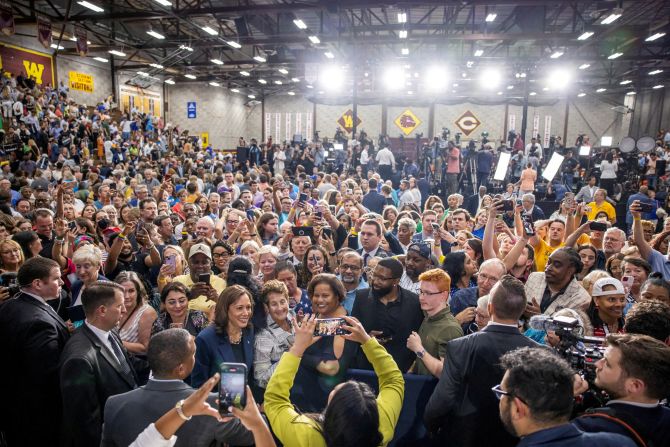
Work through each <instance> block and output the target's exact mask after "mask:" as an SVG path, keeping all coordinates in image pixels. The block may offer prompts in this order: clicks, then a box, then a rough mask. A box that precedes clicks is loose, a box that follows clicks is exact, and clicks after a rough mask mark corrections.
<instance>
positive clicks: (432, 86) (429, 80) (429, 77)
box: [424, 67, 449, 92]
mask: <svg viewBox="0 0 670 447" xmlns="http://www.w3.org/2000/svg"><path fill="white" fill-rule="evenodd" d="M448 81H449V79H448V77H447V72H446V70H445V69H444V68H442V67H430V68H429V69H428V71H427V72H426V77H425V81H424V85H425V86H426V89H427V90H430V91H433V92H434V91H440V90H444V89H445V88H446V87H447V82H448Z"/></svg>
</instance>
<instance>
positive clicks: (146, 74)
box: [137, 71, 149, 78]
mask: <svg viewBox="0 0 670 447" xmlns="http://www.w3.org/2000/svg"><path fill="white" fill-rule="evenodd" d="M137 74H138V75H140V76H142V77H143V78H148V77H149V73H147V72H144V71H138V72H137Z"/></svg>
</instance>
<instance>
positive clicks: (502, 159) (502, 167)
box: [493, 152, 512, 181]
mask: <svg viewBox="0 0 670 447" xmlns="http://www.w3.org/2000/svg"><path fill="white" fill-rule="evenodd" d="M511 158H512V154H509V153H507V152H501V153H500V155H499V156H498V166H497V167H496V172H495V174H493V180H500V181H502V180H505V177H507V168H508V167H509V162H510V160H511Z"/></svg>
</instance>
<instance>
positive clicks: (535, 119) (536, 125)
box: [530, 115, 540, 138]
mask: <svg viewBox="0 0 670 447" xmlns="http://www.w3.org/2000/svg"><path fill="white" fill-rule="evenodd" d="M539 133H540V115H535V116H533V134H532V135H531V136H530V137H531V138H537V134H539Z"/></svg>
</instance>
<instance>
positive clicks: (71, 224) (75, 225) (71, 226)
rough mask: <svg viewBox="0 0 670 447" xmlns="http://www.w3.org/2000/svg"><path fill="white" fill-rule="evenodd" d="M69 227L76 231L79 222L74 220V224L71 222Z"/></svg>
mask: <svg viewBox="0 0 670 447" xmlns="http://www.w3.org/2000/svg"><path fill="white" fill-rule="evenodd" d="M67 227H68V228H69V229H70V230H74V229H75V228H77V222H75V221H74V220H73V221H72V222H70V223H69V224H67Z"/></svg>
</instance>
